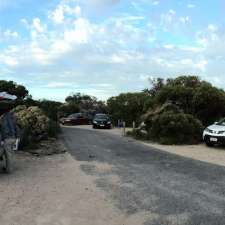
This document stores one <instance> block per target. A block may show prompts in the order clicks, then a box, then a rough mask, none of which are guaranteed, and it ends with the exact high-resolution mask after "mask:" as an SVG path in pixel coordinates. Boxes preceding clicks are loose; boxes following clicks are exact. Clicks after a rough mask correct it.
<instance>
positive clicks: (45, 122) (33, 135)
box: [13, 106, 60, 147]
mask: <svg viewBox="0 0 225 225" xmlns="http://www.w3.org/2000/svg"><path fill="white" fill-rule="evenodd" d="M13 111H14V113H15V116H16V119H17V123H18V126H19V127H20V130H21V135H20V136H21V144H22V146H23V147H24V146H29V147H36V145H37V144H38V143H39V142H40V141H41V140H44V139H47V138H48V137H56V136H57V134H58V133H59V131H60V127H59V125H58V124H57V122H55V121H53V120H51V119H49V118H48V117H47V116H46V115H45V114H44V112H43V111H42V110H41V109H40V108H39V107H37V106H32V107H26V106H17V107H16V108H15V109H14V110H13Z"/></svg>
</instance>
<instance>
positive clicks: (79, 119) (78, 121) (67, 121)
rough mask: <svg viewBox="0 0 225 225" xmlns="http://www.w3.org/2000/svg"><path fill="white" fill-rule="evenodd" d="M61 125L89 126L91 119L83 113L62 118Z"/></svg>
mask: <svg viewBox="0 0 225 225" xmlns="http://www.w3.org/2000/svg"><path fill="white" fill-rule="evenodd" d="M60 121H61V123H62V124H63V125H88V124H90V119H88V118H87V117H85V116H84V115H83V114H82V113H75V114H71V115H69V116H68V117H65V118H62V119H61V120H60Z"/></svg>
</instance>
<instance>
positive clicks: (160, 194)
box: [63, 127, 225, 225]
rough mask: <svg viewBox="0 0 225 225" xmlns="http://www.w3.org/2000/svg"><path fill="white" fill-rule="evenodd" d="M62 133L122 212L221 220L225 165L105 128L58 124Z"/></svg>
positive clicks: (185, 221) (206, 223)
mask: <svg viewBox="0 0 225 225" xmlns="http://www.w3.org/2000/svg"><path fill="white" fill-rule="evenodd" d="M63 133H64V140H65V143H66V145H67V148H68V150H69V152H70V153H71V155H72V156H73V157H75V159H76V160H78V161H80V162H82V164H81V169H82V170H83V171H84V172H85V173H86V174H88V175H91V176H93V177H94V178H95V183H96V186H97V187H98V188H99V189H100V190H102V191H103V192H105V193H106V194H107V196H108V198H109V199H110V201H111V202H112V203H113V204H114V205H115V206H116V207H117V208H118V209H119V210H120V211H121V212H123V213H124V214H126V215H127V216H135V215H143V216H144V217H145V220H144V221H145V222H144V225H224V224H225V167H222V166H217V165H213V164H209V163H204V162H200V161H195V160H192V159H187V158H184V157H181V156H177V155H173V154H169V153H166V152H162V151H159V150H156V149H153V148H150V147H147V146H144V145H142V144H141V143H138V142H136V141H134V140H132V139H130V138H123V137H120V136H118V135H113V134H110V133H107V132H106V133H104V132H98V131H95V130H88V129H79V128H65V127H64V128H63ZM100 165H104V166H100ZM139 224H143V222H140V223H138V224H137V225H139ZM118 225H119V224H118Z"/></svg>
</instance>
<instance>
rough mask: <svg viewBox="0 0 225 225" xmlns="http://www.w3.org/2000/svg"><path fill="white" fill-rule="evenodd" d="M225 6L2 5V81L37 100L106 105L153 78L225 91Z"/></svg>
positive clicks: (97, 0)
mask: <svg viewBox="0 0 225 225" xmlns="http://www.w3.org/2000/svg"><path fill="white" fill-rule="evenodd" d="M224 14H225V2H224V1H222V0H214V1H211V0H204V1H203V0H130V1H128V0H49V1H46V0H38V1H34V0H17V1H14V0H0V79H6V80H14V81H16V82H18V83H20V84H23V85H25V86H26V87H27V88H28V89H29V91H30V94H32V96H33V97H34V98H36V99H39V98H40V99H41V98H48V99H54V100H59V101H63V100H64V98H65V97H66V96H67V95H68V94H70V93H71V92H81V93H87V94H90V95H94V96H97V97H98V98H100V99H107V98H108V97H110V96H113V95H117V94H119V93H121V92H128V91H140V90H142V89H144V88H147V87H149V78H155V77H165V78H167V77H176V76H178V75H181V74H182V75H198V76H200V77H201V78H202V79H205V80H208V81H210V82H212V83H213V84H214V85H216V86H219V87H221V88H225V79H224V78H225V66H224V62H225V44H224V43H225V17H224Z"/></svg>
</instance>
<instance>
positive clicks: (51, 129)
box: [48, 120, 61, 137]
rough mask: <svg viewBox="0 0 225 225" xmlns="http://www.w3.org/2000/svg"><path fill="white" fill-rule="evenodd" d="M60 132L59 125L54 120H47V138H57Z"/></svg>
mask: <svg viewBox="0 0 225 225" xmlns="http://www.w3.org/2000/svg"><path fill="white" fill-rule="evenodd" d="M60 132H61V129H60V126H59V123H57V122H56V121H54V120H49V125H48V136H49V137H57V136H58V134H59V133H60Z"/></svg>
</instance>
